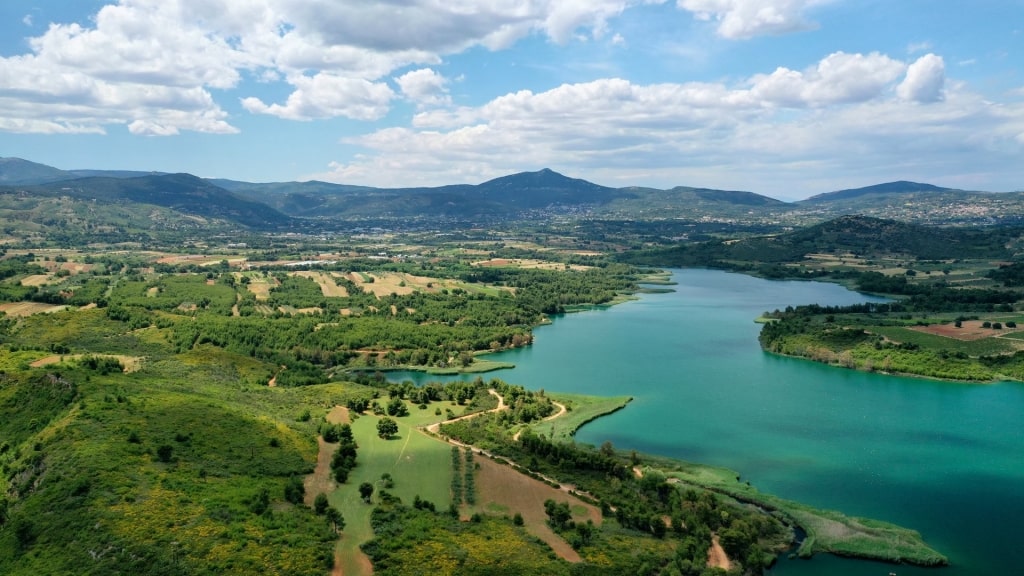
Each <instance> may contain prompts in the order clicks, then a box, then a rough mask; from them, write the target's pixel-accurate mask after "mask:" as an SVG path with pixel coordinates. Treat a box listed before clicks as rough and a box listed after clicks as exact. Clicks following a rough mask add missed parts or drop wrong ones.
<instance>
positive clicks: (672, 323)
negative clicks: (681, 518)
mask: <svg viewBox="0 0 1024 576" xmlns="http://www.w3.org/2000/svg"><path fill="white" fill-rule="evenodd" d="M673 279H674V280H675V281H676V282H677V283H678V285H677V286H675V289H676V292H674V293H671V294H645V295H641V296H640V299H639V300H636V301H633V302H628V303H626V304H622V305H619V306H615V307H612V308H610V309H607V310H595V311H589V312H582V313H577V314H571V315H568V316H565V317H560V318H557V319H555V322H554V323H553V324H552V325H549V326H543V327H540V328H538V329H536V330H535V344H534V345H533V346H532V347H529V348H524V349H519V350H512V351H508V352H503V353H501V354H496V355H493V356H492V358H493V359H495V360H499V361H504V362H512V363H515V364H516V368H515V369H514V370H511V371H502V372H497V373H494V374H493V376H494V377H498V378H501V379H503V380H505V381H508V382H512V383H516V384H523V385H524V386H526V387H528V388H530V389H534V390H536V389H541V388H543V389H546V390H552V391H563V392H578V393H585V394H596V395H610V396H611V395H614V396H619V395H631V396H634V398H635V400H634V401H633V402H632V403H631V404H630V405H629V406H628V407H627V408H626V409H625V410H621V411H619V412H617V413H615V414H612V415H610V416H607V417H604V418H600V419H598V420H596V421H594V422H592V423H590V424H587V425H586V426H584V427H583V428H582V429H581V430H580V431H579V433H578V434H577V441H579V442H585V443H590V444H595V445H598V444H600V443H602V442H604V441H605V440H610V441H611V442H612V443H614V445H615V446H616V447H617V448H620V449H636V450H638V451H640V452H648V453H652V454H660V455H664V456H670V457H675V458H680V459H683V460H689V461H693V462H701V463H705V464H715V465H721V466H725V467H728V468H731V469H733V470H736V471H737V472H738V473H739V474H741V476H742V477H743V479H744V480H749V481H750V482H751V483H752V484H753V485H754V486H756V487H758V488H759V489H760V490H762V491H764V492H769V493H772V494H776V495H778V496H781V497H784V498H789V499H792V500H798V501H801V502H805V503H807V504H810V505H813V506H817V507H820V508H828V509H835V510H840V511H842V512H844V513H846V514H850V515H856V516H867V517H871V518H877V519H880V520H886V521H890V522H894V523H897V524H900V525H903V526H906V527H909V528H913V529H916V530H918V531H919V532H921V533H922V534H923V535H924V537H925V540H926V541H927V542H928V543H929V544H931V545H932V546H933V547H935V548H937V549H938V550H939V551H940V552H942V553H943V554H946V555H947V556H948V557H949V559H950V562H951V566H950V567H946V568H933V569H925V568H914V567H909V566H893V565H890V564H880V563H874V562H866V561H861V560H850V559H842V558H835V557H831V556H824V555H819V556H817V557H815V558H814V559H813V560H809V561H807V560H788V559H787V558H785V557H783V558H781V559H780V562H779V563H778V564H777V565H776V567H775V568H774V569H773V570H772V572H771V573H772V574H774V575H782V576H791V575H801V576H802V575H819V574H827V575H835V576H845V575H854V574H856V575H862V574H866V575H871V574H881V575H883V576H885V575H887V574H889V572H896V573H897V574H899V575H901V576H903V575H907V574H910V575H916V574H930V575H935V576H939V575H941V576H962V575H963V576H966V575H975V574H1012V573H1014V571H1015V570H1018V569H1019V557H1018V554H1017V553H1016V552H1015V550H1016V549H1017V548H1018V547H1019V537H1018V536H1017V534H1016V532H1017V525H1018V520H1019V519H1020V518H1022V517H1024V490H1022V489H1021V486H1022V485H1024V484H1022V481H1024V426H1022V425H1021V423H1020V414H1021V412H1022V409H1024V385H1022V384H1017V383H1006V384H998V385H978V384H961V383H950V382H938V381H932V380H924V379H915V378H901V377H893V376H883V375H878V374H867V373H860V372H855V371H851V370H846V369H842V368H834V367H829V366H823V365H820V364H816V363H812V362H808V361H805V360H799V359H793V358H782V357H777V356H773V355H770V354H765V353H764V352H762V351H761V349H760V347H759V346H758V343H757V334H758V332H759V330H760V326H759V325H757V324H755V323H754V322H753V319H754V318H756V317H757V316H758V315H760V314H761V313H762V312H764V311H766V310H774V309H776V308H784V307H786V306H787V305H798V304H809V303H819V304H851V303H856V302H864V301H866V300H871V299H872V298H870V297H868V296H865V295H862V294H857V293H854V292H850V291H848V290H846V289H845V288H842V287H840V286H837V285H834V284H827V283H817V282H776V281H767V280H762V279H758V278H751V277H748V276H743V275H739V274H730V273H725V272H720V271H710V270H677V271H674V273H673ZM393 376H394V375H390V377H393ZM482 376H483V377H484V378H485V379H488V378H490V377H491V376H492V375H491V374H483V375H482ZM403 377H404V376H403ZM475 377H476V375H468V376H467V377H465V378H466V379H473V378H475ZM422 378H423V380H431V379H438V378H437V377H430V376H427V375H424V376H423V377H422ZM417 380H419V378H417Z"/></svg>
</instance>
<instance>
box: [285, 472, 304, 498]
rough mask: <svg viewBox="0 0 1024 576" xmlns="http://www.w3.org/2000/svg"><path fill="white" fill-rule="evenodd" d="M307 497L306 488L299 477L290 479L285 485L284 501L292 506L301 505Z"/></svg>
mask: <svg viewBox="0 0 1024 576" xmlns="http://www.w3.org/2000/svg"><path fill="white" fill-rule="evenodd" d="M305 497H306V486H305V485H304V484H303V483H302V478H299V477H298V476H292V477H291V478H289V479H288V483H287V484H285V485H284V499H285V500H287V501H289V502H291V503H292V504H301V503H302V500H303V499H304V498H305Z"/></svg>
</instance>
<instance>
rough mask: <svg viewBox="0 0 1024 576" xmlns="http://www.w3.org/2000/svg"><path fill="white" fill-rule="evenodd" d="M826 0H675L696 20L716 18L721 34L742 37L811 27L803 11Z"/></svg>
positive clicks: (731, 37)
mask: <svg viewBox="0 0 1024 576" xmlns="http://www.w3.org/2000/svg"><path fill="white" fill-rule="evenodd" d="M827 1H828V0H678V1H677V5H678V6H679V7H680V8H682V9H684V10H687V11H690V12H693V13H694V15H695V16H696V17H697V18H698V19H700V20H708V21H711V20H714V21H716V22H718V28H717V31H718V34H719V36H722V37H723V38H729V39H745V38H752V37H754V36H763V35H769V34H785V33H789V32H796V31H799V30H806V29H809V28H813V27H814V24H813V23H812V22H810V21H808V20H807V19H806V18H804V12H806V11H807V9H808V8H811V7H813V6H816V5H819V4H824V3H826V2H827Z"/></svg>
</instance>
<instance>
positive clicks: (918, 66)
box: [896, 54, 946, 102]
mask: <svg viewBox="0 0 1024 576" xmlns="http://www.w3.org/2000/svg"><path fill="white" fill-rule="evenodd" d="M945 84H946V63H945V62H944V61H943V60H942V57H940V56H936V55H935V54H926V55H924V56H922V57H920V58H918V59H917V61H916V62H914V63H913V64H911V65H910V67H909V68H907V77H906V78H905V79H904V80H903V82H901V83H900V85H899V87H898V88H897V89H896V93H897V94H899V96H900V98H903V99H904V100H912V101H914V102H938V101H939V100H942V89H943V87H944V86H945Z"/></svg>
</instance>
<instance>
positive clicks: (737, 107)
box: [310, 53, 1024, 197]
mask: <svg viewBox="0 0 1024 576" xmlns="http://www.w3.org/2000/svg"><path fill="white" fill-rule="evenodd" d="M928 62H931V60H930V59H927V58H926V57H922V59H920V60H918V62H915V63H914V64H912V65H910V66H908V65H907V64H906V63H903V62H900V61H898V60H895V59H892V58H889V57H887V56H884V55H881V54H844V53H836V54H832V55H830V56H827V57H826V58H823V59H822V60H821V61H820V62H818V63H817V64H816V65H814V66H810V67H808V68H807V69H805V70H803V71H785V72H780V71H776V72H774V73H772V74H764V75H756V76H753V77H751V78H748V79H745V80H742V81H738V82H735V83H733V84H726V83H697V82H691V83H678V84H675V83H671V84H636V83H633V82H630V81H628V80H625V79H619V78H607V79H600V80H595V81H591V82H584V83H577V84H565V85H562V86H558V87H556V88H552V89H551V90H546V91H542V92H533V91H528V90H524V91H518V92H513V93H509V94H506V95H503V96H500V97H497V98H494V99H493V100H491V101H490V102H487V103H485V104H483V105H481V106H476V107H460V108H456V109H451V110H429V111H424V112H421V113H420V114H417V115H416V117H415V119H414V122H413V124H412V125H411V126H409V127H392V128H386V129H383V130H378V131H375V132H372V133H370V134H367V135H364V136H358V137H351V138H347V139H345V142H346V143H348V144H351V145H356V146H360V147H362V148H363V150H364V153H363V154H362V155H360V156H358V157H356V158H354V159H352V160H350V161H346V162H338V163H335V164H333V165H332V166H331V167H330V170H329V171H327V172H325V173H321V174H315V175H310V176H311V177H315V178H318V179H325V180H332V181H337V182H345V183H360V184H370V185H379V186H407V185H437V184H443V183H451V182H453V181H467V182H472V181H476V182H479V181H482V180H485V179H488V178H492V177H496V176H500V175H503V174H508V173H510V172H515V171H519V170H532V169H536V168H538V167H541V166H552V167H555V168H558V169H561V170H563V171H566V172H568V173H570V174H573V175H577V176H582V177H586V178H588V179H591V180H594V181H598V182H603V183H609V184H615V183H616V182H619V183H622V184H636V183H637V182H638V181H639V182H660V183H662V184H663V185H665V186H666V187H667V186H672V185H677V184H691V185H701V186H713V187H721V188H731V189H754V190H757V191H759V192H763V193H775V194H776V195H777V196H780V197H793V196H794V195H797V194H799V193H801V192H802V193H803V195H808V194H809V193H811V192H820V191H821V190H820V189H814V188H811V189H809V190H808V189H805V188H801V187H803V186H807V185H808V184H807V182H806V181H805V180H806V179H807V173H808V171H809V170H811V171H814V172H819V173H820V172H825V173H830V174H832V173H841V172H845V173H848V174H850V175H856V180H857V181H863V180H864V179H865V178H867V177H868V176H869V175H871V174H875V173H877V174H879V176H878V178H880V179H882V178H890V179H891V178H900V177H903V178H908V177H913V178H921V179H934V177H935V176H936V175H941V174H943V173H944V171H945V170H948V166H949V165H950V163H951V161H952V160H953V159H955V158H958V157H960V156H962V154H963V151H964V149H965V147H972V148H975V149H979V150H985V151H989V153H988V154H987V155H988V157H990V158H991V159H992V161H993V162H1006V161H1008V159H1009V158H1012V157H1014V156H1015V155H1019V154H1021V153H1024V142H1020V135H1021V134H1022V132H1024V103H1019V104H1016V105H1007V104H1003V105H995V104H992V103H991V102H989V101H987V100H985V99H984V98H982V97H980V96H978V95H975V94H972V93H969V92H966V91H964V90H963V89H962V87H956V88H949V89H947V91H946V92H947V94H946V98H945V99H944V100H941V101H938V102H935V103H934V104H933V105H930V106H918V105H917V104H916V101H915V100H908V99H907V98H904V97H903V96H902V95H901V94H899V93H898V92H899V91H900V89H901V88H902V86H904V85H905V84H906V83H907V80H906V78H910V77H911V76H912V75H913V76H914V77H915V78H919V77H922V76H925V74H924V71H926V70H934V68H933V66H934V62H933V63H932V64H931V65H927V64H926V63H928ZM918 63H921V65H920V66H917V69H918V70H919V72H914V73H911V72H910V70H911V69H912V68H914V66H915V65H917V64H918ZM925 84H927V83H925ZM932 86H934V84H933V85H932ZM928 94H934V91H933V90H932V91H929V90H926V89H924V88H921V89H920V90H919V91H916V92H915V94H914V95H915V96H922V95H928Z"/></svg>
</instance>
